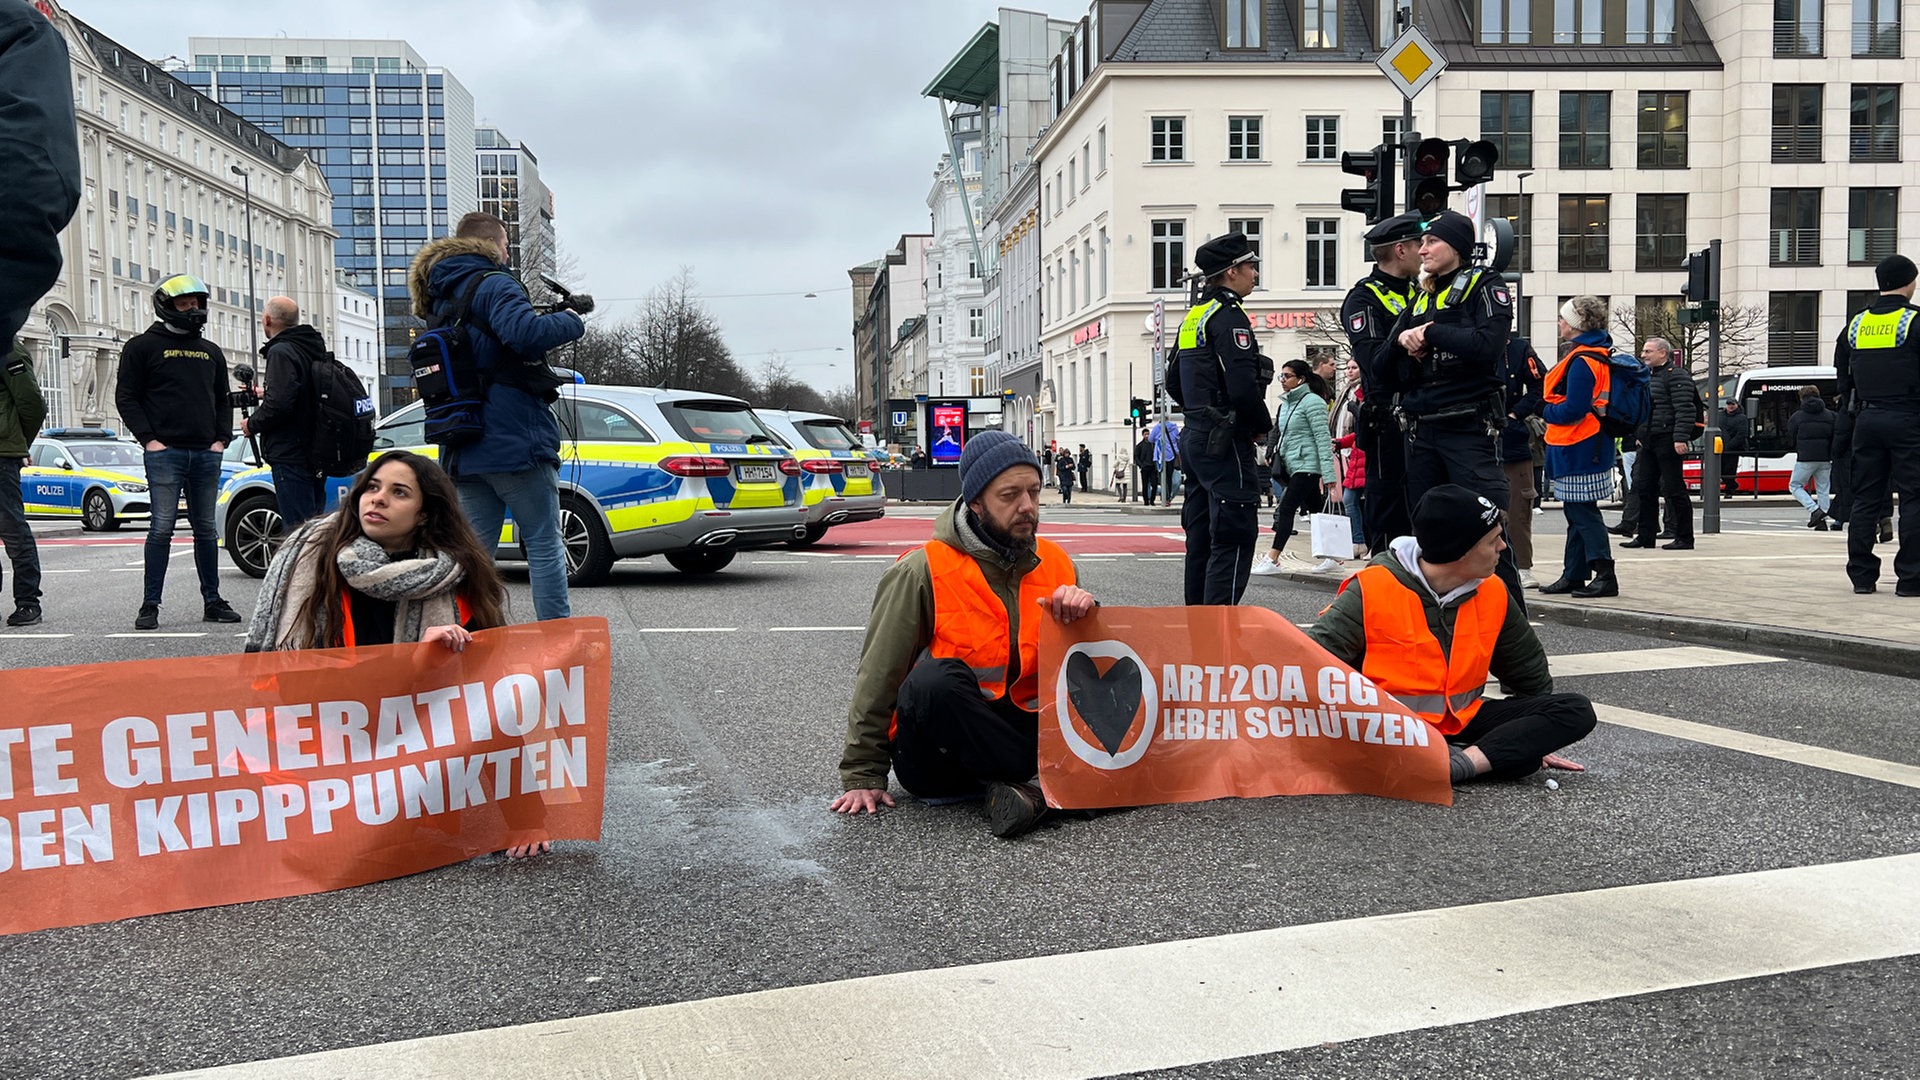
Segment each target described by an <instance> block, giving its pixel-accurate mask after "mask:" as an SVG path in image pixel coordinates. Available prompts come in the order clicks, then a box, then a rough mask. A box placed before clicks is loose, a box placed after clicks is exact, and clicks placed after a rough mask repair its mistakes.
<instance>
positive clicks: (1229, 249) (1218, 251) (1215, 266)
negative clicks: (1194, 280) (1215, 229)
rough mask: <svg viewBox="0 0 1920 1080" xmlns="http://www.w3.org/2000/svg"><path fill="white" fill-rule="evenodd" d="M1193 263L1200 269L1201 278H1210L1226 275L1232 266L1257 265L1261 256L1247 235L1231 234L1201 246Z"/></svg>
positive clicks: (1215, 238)
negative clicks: (1242, 264)
mask: <svg viewBox="0 0 1920 1080" xmlns="http://www.w3.org/2000/svg"><path fill="white" fill-rule="evenodd" d="M1193 261H1194V264H1195V265H1197V266H1199V267H1200V276H1201V277H1208V278H1210V277H1214V276H1217V275H1219V274H1222V273H1225V272H1226V270H1227V268H1228V267H1230V266H1238V265H1240V264H1241V263H1243V262H1253V263H1257V262H1259V261H1260V256H1258V255H1256V254H1254V252H1253V249H1252V247H1251V246H1250V245H1248V243H1247V234H1246V233H1240V232H1230V233H1227V234H1226V235H1224V236H1216V237H1214V238H1213V239H1211V240H1209V241H1207V242H1206V243H1204V244H1201V245H1200V248H1199V250H1197V251H1195V252H1194V253H1193Z"/></svg>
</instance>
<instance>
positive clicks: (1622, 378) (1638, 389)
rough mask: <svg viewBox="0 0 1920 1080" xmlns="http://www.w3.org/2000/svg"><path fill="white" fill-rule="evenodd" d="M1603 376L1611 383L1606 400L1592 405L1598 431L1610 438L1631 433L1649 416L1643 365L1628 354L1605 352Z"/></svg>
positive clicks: (1650, 406)
mask: <svg viewBox="0 0 1920 1080" xmlns="http://www.w3.org/2000/svg"><path fill="white" fill-rule="evenodd" d="M1607 376H1608V379H1609V381H1610V383H1611V387H1612V388H1611V389H1610V390H1609V391H1608V396H1607V403H1606V404H1605V405H1595V406H1594V409H1593V415H1594V416H1595V417H1596V418H1598V419H1599V421H1600V430H1601V431H1603V432H1605V433H1606V434H1607V435H1608V436H1610V437H1612V438H1616V439H1617V438H1621V437H1623V436H1627V435H1631V434H1633V433H1634V432H1635V431H1638V430H1639V429H1640V426H1641V425H1642V424H1645V423H1646V422H1647V420H1648V418H1650V417H1651V416H1652V415H1653V394H1652V393H1651V391H1650V390H1649V384H1650V382H1651V381H1652V380H1651V376H1650V375H1649V374H1648V372H1647V365H1646V364H1644V363H1642V362H1641V361H1640V358H1639V357H1637V356H1634V355H1632V354H1631V353H1623V352H1619V351H1609V352H1608V353H1607Z"/></svg>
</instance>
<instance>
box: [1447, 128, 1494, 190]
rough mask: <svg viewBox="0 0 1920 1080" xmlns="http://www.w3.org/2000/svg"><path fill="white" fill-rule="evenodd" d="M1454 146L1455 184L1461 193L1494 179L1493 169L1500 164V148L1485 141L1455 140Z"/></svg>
mask: <svg viewBox="0 0 1920 1080" xmlns="http://www.w3.org/2000/svg"><path fill="white" fill-rule="evenodd" d="M1453 146H1454V157H1453V182H1454V184H1455V185H1456V186H1457V187H1459V189H1460V190H1461V191H1465V190H1467V189H1468V188H1470V187H1477V186H1479V185H1481V184H1485V183H1488V182H1490V181H1491V180H1492V179H1493V167H1494V166H1495V165H1498V164H1500V148H1499V147H1497V146H1495V145H1493V144H1492V143H1490V142H1488V141H1487V140H1485V139H1480V140H1477V141H1473V142H1469V141H1468V140H1466V139H1455V140H1453Z"/></svg>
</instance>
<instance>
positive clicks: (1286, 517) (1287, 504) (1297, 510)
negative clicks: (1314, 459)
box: [1268, 473, 1345, 554]
mask: <svg viewBox="0 0 1920 1080" xmlns="http://www.w3.org/2000/svg"><path fill="white" fill-rule="evenodd" d="M1274 483H1277V484H1279V485H1280V486H1281V487H1282V488H1283V489H1284V490H1283V493H1282V494H1281V496H1280V501H1279V503H1278V504H1277V505H1275V506H1274V508H1273V550H1275V551H1279V550H1280V549H1281V548H1283V547H1286V546H1287V537H1289V536H1292V535H1293V522H1294V519H1295V518H1297V517H1298V516H1299V515H1300V514H1301V513H1302V512H1303V511H1304V512H1305V513H1308V514H1317V513H1319V512H1320V511H1322V510H1324V509H1326V507H1327V495H1326V493H1325V492H1323V491H1321V490H1320V474H1318V473H1294V474H1293V475H1292V476H1289V477H1287V478H1286V480H1284V481H1282V480H1280V479H1279V478H1278V477H1275V478H1274ZM1268 486H1269V487H1271V486H1272V485H1271V484H1270V485H1268ZM1342 554H1345V553H1344V552H1342Z"/></svg>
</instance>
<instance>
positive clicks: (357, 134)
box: [177, 37, 478, 413]
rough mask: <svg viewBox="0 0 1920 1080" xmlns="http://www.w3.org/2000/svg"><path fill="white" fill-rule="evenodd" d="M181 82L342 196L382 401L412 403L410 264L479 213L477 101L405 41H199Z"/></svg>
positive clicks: (191, 45)
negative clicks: (367, 305) (372, 312)
mask: <svg viewBox="0 0 1920 1080" xmlns="http://www.w3.org/2000/svg"><path fill="white" fill-rule="evenodd" d="M187 47H188V52H189V54H190V55H191V56H192V58H193V59H192V67H191V70H188V71H182V72H178V73H177V74H178V77H179V78H180V79H182V80H183V81H185V82H186V83H188V84H189V85H191V86H194V87H196V88H198V89H200V90H201V91H203V92H204V93H206V94H207V95H208V96H209V97H212V98H213V99H214V100H216V101H218V102H220V103H221V104H223V105H225V106H227V107H228V108H230V109H232V110H233V111H234V112H235V113H237V114H239V115H240V116H242V117H244V118H245V119H247V120H249V121H251V122H252V123H254V124H256V125H258V126H259V127H260V128H261V129H263V130H265V131H267V132H270V133H272V134H273V135H275V136H276V137H278V138H279V139H280V140H281V141H283V142H285V143H287V144H288V145H291V146H295V147H298V148H300V149H301V150H304V151H306V152H307V154H308V155H309V156H311V157H312V158H313V160H314V162H315V163H316V164H318V165H319V166H320V168H321V171H322V172H323V173H324V174H325V176H326V178H327V184H328V186H329V187H330V188H331V189H332V191H333V225H334V228H335V229H336V230H338V231H339V233H340V238H339V240H338V241H336V243H335V251H334V261H335V264H336V266H337V267H338V268H339V269H340V271H341V272H342V274H343V276H344V278H345V280H347V281H348V282H350V283H351V284H354V285H357V286H359V287H360V288H362V289H365V290H366V291H367V292H369V293H372V294H373V295H374V296H376V297H377V298H378V299H379V307H380V313H381V351H382V375H381V379H380V382H381V386H380V394H381V402H380V411H381V412H382V413H385V412H387V411H389V410H391V409H393V408H396V407H398V406H399V405H402V404H405V403H406V402H407V401H410V400H412V398H413V381H412V377H411V375H410V373H409V371H408V368H407V365H406V355H407V347H408V345H409V344H411V342H412V341H413V337H414V334H415V333H416V332H417V331H418V330H419V329H420V327H421V326H422V323H421V322H420V321H419V320H418V319H415V318H414V317H413V314H412V302H411V300H410V299H409V298H408V295H407V268H408V266H409V264H411V262H412V261H413V256H414V253H415V252H417V251H419V250H420V248H421V246H422V245H424V244H425V243H426V242H427V241H428V240H429V239H433V238H436V237H441V236H446V235H448V233H449V232H450V231H451V226H452V223H453V222H457V221H459V220H460V216H461V215H462V214H465V213H467V212H469V211H472V210H475V209H478V198H477V184H476V176H475V150H474V123H473V96H472V95H471V94H469V93H468V92H467V90H466V88H465V87H463V86H461V85H460V82H459V80H458V79H456V78H454V76H453V73H452V72H449V71H447V70H446V69H444V68H435V67H429V66H428V65H427V63H426V61H425V60H423V59H421V58H420V56H419V54H417V53H415V52H414V51H413V49H412V48H411V47H410V46H408V45H407V43H406V42H404V41H363V40H357V39H352V40H350V39H340V38H277V37H276V38H217V37H205V38H203V37H196V38H190V39H189V40H188V43H187Z"/></svg>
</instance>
